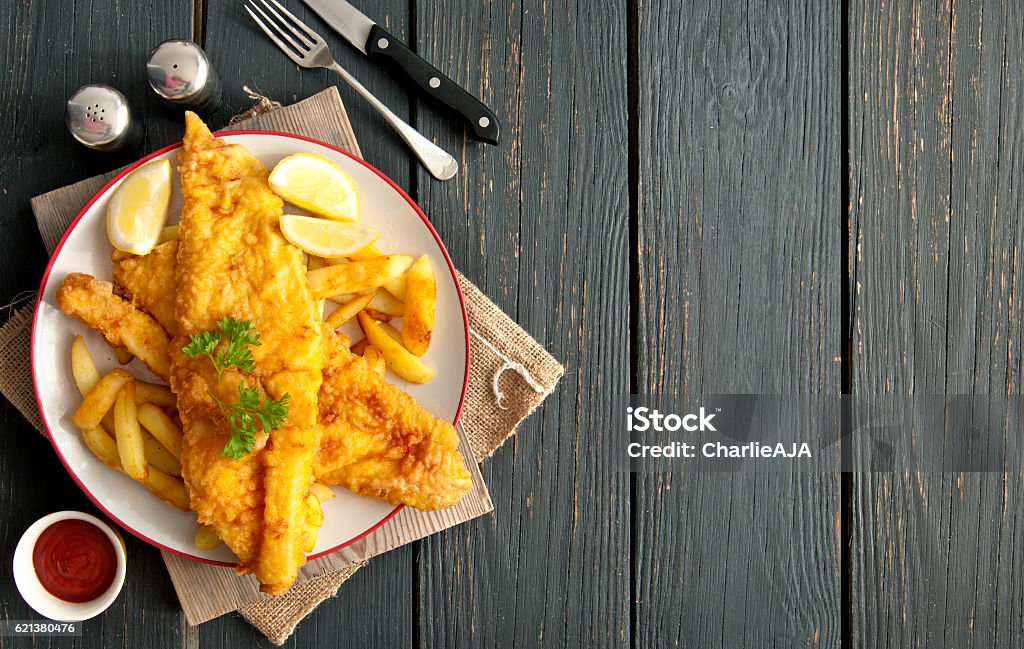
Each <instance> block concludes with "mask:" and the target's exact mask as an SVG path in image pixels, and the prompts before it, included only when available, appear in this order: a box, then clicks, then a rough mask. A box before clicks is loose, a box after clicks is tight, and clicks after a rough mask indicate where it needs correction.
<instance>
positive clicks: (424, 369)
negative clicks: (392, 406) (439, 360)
mask: <svg viewBox="0 0 1024 649" xmlns="http://www.w3.org/2000/svg"><path fill="white" fill-rule="evenodd" d="M356 317H357V318H358V319H359V326H360V327H362V328H363V333H365V334H366V339H367V340H369V341H370V344H371V345H373V346H374V347H377V348H378V349H380V351H381V353H382V354H383V355H384V362H385V363H386V364H387V366H388V368H389V369H390V370H391V371H392V372H394V373H395V374H397V375H398V376H400V377H402V378H403V379H405V380H406V381H409V382H410V383H426V382H427V381H429V380H430V379H432V378H434V370H433V369H431V368H430V367H428V366H426V365H424V364H423V361H421V360H420V359H419V358H417V357H416V356H413V354H412V353H410V352H409V350H408V349H406V348H405V347H402V345H401V343H399V342H398V341H396V340H395V339H394V338H392V337H391V336H390V335H388V333H387V332H386V331H385V330H384V325H381V324H379V323H378V322H376V321H375V320H374V319H373V318H371V317H370V316H368V315H366V312H365V311H360V312H359V315H358V316H356Z"/></svg>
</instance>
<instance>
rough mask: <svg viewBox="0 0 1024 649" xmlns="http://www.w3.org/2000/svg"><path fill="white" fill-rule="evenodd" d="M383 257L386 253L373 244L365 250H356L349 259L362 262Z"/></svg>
mask: <svg viewBox="0 0 1024 649" xmlns="http://www.w3.org/2000/svg"><path fill="white" fill-rule="evenodd" d="M383 256H384V253H383V252H381V251H380V249H379V248H378V247H377V246H375V245H374V244H372V243H371V244H370V245H368V246H366V247H365V248H360V249H359V250H356V251H355V252H353V253H352V254H351V255H349V256H348V258H349V259H351V260H352V261H362V260H364V259H371V258H373V257H383Z"/></svg>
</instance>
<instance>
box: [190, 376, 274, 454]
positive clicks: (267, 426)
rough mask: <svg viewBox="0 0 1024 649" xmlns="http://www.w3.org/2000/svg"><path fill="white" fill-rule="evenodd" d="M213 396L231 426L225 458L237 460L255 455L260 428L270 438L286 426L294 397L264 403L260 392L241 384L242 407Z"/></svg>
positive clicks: (225, 448) (224, 452) (239, 400)
mask: <svg viewBox="0 0 1024 649" xmlns="http://www.w3.org/2000/svg"><path fill="white" fill-rule="evenodd" d="M209 394H210V398H211V399H213V400H214V402H216V404H217V405H218V406H219V407H220V411H221V412H222V413H223V414H224V417H226V418H227V420H228V423H229V424H230V425H231V439H229V440H228V443H227V444H225V445H224V451H223V452H222V453H221V455H226V456H227V457H230V458H231V459H233V460H237V459H239V458H240V457H242V456H243V455H245V454H247V453H252V447H253V444H254V443H255V441H256V433H257V432H259V429H260V428H262V429H263V432H265V433H267V434H268V435H269V434H270V431H271V430H273V429H274V428H277V427H278V426H280V425H281V424H283V423H284V420H285V418H286V417H287V416H288V401H289V400H290V399H291V395H290V394H286V395H284V396H283V397H281V398H280V399H271V398H270V397H267V398H266V399H262V400H261V399H260V393H259V390H257V389H256V388H254V387H252V386H250V385H243V384H241V383H239V384H238V403H225V402H224V401H221V400H220V399H218V398H217V397H216V395H214V394H213V393H212V392H210V393H209Z"/></svg>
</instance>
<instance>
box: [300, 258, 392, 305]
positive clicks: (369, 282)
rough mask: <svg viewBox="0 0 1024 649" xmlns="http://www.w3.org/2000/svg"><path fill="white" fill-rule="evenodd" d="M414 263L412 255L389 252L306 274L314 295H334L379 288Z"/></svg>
mask: <svg viewBox="0 0 1024 649" xmlns="http://www.w3.org/2000/svg"><path fill="white" fill-rule="evenodd" d="M410 264H412V257H410V256H409V255H385V256H383V257H373V258H371V259H364V260H361V261H352V262H349V263H347V264H338V265H336V266H325V267H324V268H317V269H316V270H311V271H309V272H308V273H306V277H308V278H309V287H310V289H311V290H312V291H313V297H314V298H321V297H330V296H332V295H338V294H339V293H358V292H361V291H365V290H368V289H371V288H377V287H378V286H380V285H381V284H383V283H384V282H386V281H388V280H389V279H392V278H394V277H397V276H398V275H401V274H402V273H404V272H405V269H406V268H408V267H409V265H410Z"/></svg>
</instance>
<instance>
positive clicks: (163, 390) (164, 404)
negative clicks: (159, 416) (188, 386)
mask: <svg viewBox="0 0 1024 649" xmlns="http://www.w3.org/2000/svg"><path fill="white" fill-rule="evenodd" d="M135 403H136V404H139V405H141V404H143V403H155V404H156V405H158V406H160V407H161V408H176V407H177V405H178V403H177V400H176V399H175V398H174V393H173V392H171V389H170V388H169V387H167V386H166V385H157V384H156V383H146V382H145V381H140V380H138V379H135Z"/></svg>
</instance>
